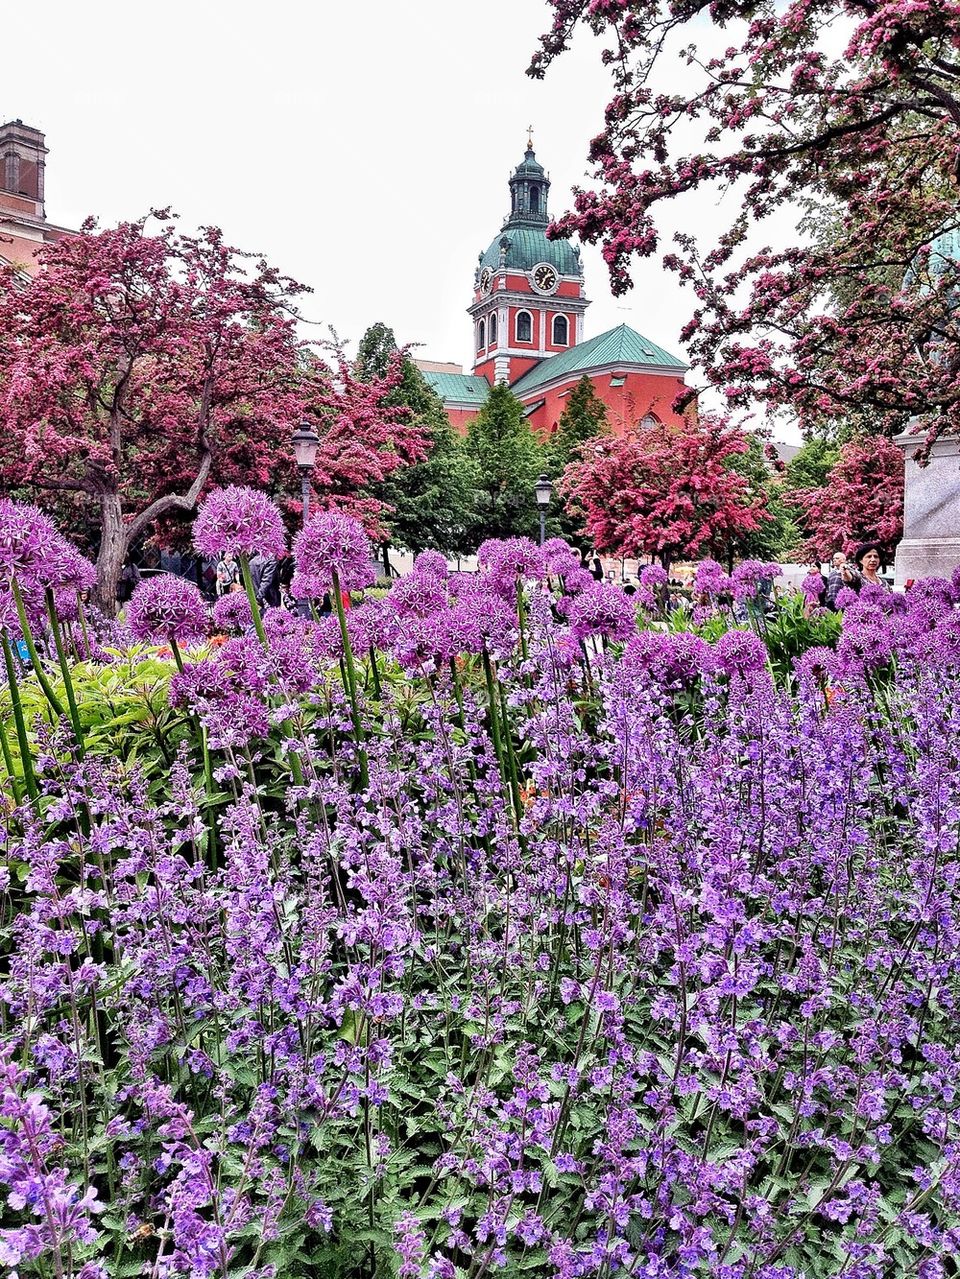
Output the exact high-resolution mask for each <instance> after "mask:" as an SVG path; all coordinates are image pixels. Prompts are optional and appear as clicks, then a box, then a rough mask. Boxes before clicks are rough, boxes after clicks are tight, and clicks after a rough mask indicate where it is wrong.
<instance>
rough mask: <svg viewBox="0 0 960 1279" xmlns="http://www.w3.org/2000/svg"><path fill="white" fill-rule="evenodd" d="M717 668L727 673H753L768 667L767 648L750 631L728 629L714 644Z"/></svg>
mask: <svg viewBox="0 0 960 1279" xmlns="http://www.w3.org/2000/svg"><path fill="white" fill-rule="evenodd" d="M713 653H714V658H715V660H716V664H717V669H718V670H719V671H722V672H724V673H725V674H727V675H751V674H754V673H755V672H757V671H762V670H764V669H766V665H767V650H766V647H765V646H764V643H763V641H762V640H761V639H758V638H757V636H756V635H754V634H753V633H752V632H750V631H727V633H726V634H725V635H721V636H720V638H719V639H718V640H717V642H716V644H715V645H714V646H713Z"/></svg>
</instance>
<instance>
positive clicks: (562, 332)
mask: <svg viewBox="0 0 960 1279" xmlns="http://www.w3.org/2000/svg"><path fill="white" fill-rule="evenodd" d="M569 331H570V330H569V329H568V327H567V317H566V316H565V315H555V316H554V317H553V345H554V346H566V345H567V342H568V340H569V339H568V334H569Z"/></svg>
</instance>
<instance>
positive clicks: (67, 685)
mask: <svg viewBox="0 0 960 1279" xmlns="http://www.w3.org/2000/svg"><path fill="white" fill-rule="evenodd" d="M46 600H47V617H49V619H50V630H51V631H52V632H53V643H54V646H55V647H56V650H57V661H58V663H59V664H60V674H61V675H62V676H63V687H64V689H65V691H66V694H67V705H68V706H69V707H70V720H71V722H72V724H73V731H74V733H75V735H76V738H77V751H78V753H79V755H80V758H81V759H82V758H83V755H84V743H83V725H82V724H81V723H80V712H79V710H78V709H77V699H76V696H75V695H74V691H73V679H72V677H71V675H70V663H69V662H68V661H67V654H66V651H65V650H64V647H63V635H62V634H61V631H60V619H59V618H58V617H57V608H56V603H55V601H54V598H53V591H51V590H49V589H48V590H47V591H46Z"/></svg>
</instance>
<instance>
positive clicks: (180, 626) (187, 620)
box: [126, 574, 207, 644]
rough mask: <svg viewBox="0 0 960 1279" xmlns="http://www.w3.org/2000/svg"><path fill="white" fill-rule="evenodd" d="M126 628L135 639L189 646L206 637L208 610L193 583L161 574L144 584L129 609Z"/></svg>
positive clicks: (139, 588)
mask: <svg viewBox="0 0 960 1279" xmlns="http://www.w3.org/2000/svg"><path fill="white" fill-rule="evenodd" d="M126 619H127V625H128V626H129V627H130V633H131V634H132V635H133V637H134V638H135V639H139V640H152V641H154V642H163V641H167V640H171V639H173V640H176V641H177V643H184V644H190V643H192V642H193V641H194V640H199V639H202V638H203V637H204V635H206V633H207V609H206V605H205V604H204V602H203V596H202V595H201V594H200V591H199V590H198V589H197V587H196V586H194V584H193V583H192V582H188V581H187V580H186V579H185V578H182V577H173V576H172V575H169V574H161V575H159V576H157V577H149V578H147V580H146V581H145V582H141V583H140V585H139V586H138V587H137V589H136V590H135V591H134V592H133V597H132V598H131V600H130V603H129V604H128V605H127V612H126Z"/></svg>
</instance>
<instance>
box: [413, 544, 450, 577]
mask: <svg viewBox="0 0 960 1279" xmlns="http://www.w3.org/2000/svg"><path fill="white" fill-rule="evenodd" d="M413 571H414V572H415V573H428V574H430V575H431V576H432V577H442V578H446V577H448V576H449V573H450V569H449V567H448V566H447V557H446V556H445V555H441V554H440V552H439V551H421V552H420V554H419V555H418V556H417V558H416V559H415V560H414V561H413Z"/></svg>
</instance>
